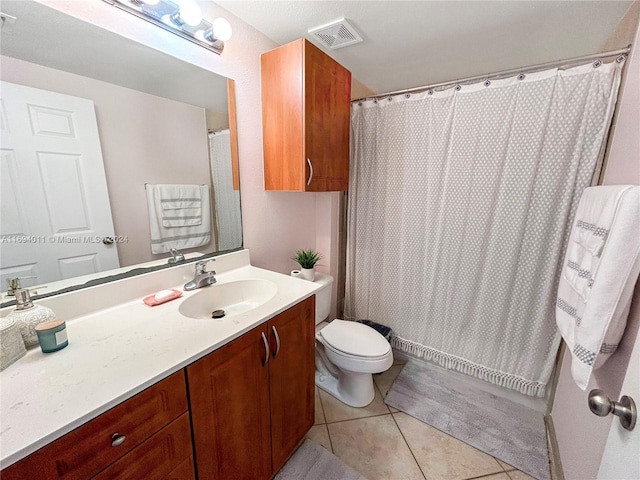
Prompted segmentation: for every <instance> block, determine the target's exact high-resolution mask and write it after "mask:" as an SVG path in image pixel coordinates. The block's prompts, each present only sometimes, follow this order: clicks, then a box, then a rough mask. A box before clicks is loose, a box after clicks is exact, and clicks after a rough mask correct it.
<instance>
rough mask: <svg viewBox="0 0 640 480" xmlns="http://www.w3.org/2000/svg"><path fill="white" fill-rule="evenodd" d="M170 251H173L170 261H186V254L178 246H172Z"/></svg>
mask: <svg viewBox="0 0 640 480" xmlns="http://www.w3.org/2000/svg"><path fill="white" fill-rule="evenodd" d="M169 253H171V258H170V259H169V261H168V263H170V264H174V263H178V262H184V255H183V254H182V253H181V252H180V251H179V250H178V249H176V248H170V249H169Z"/></svg>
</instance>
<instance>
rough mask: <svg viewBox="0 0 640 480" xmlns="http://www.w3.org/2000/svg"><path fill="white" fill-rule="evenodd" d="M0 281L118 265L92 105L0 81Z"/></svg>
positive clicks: (73, 273) (53, 277)
mask: <svg viewBox="0 0 640 480" xmlns="http://www.w3.org/2000/svg"><path fill="white" fill-rule="evenodd" d="M0 97H1V98H0V119H1V121H0V130H1V137H0V147H1V151H0V163H1V172H0V182H1V186H0V188H1V190H0V192H1V193H0V194H1V202H2V203H1V213H0V214H1V217H0V276H1V277H2V280H1V281H2V286H1V287H0V290H4V289H5V288H4V287H5V285H6V282H5V278H11V277H22V276H32V275H33V276H36V277H37V280H36V281H35V282H31V284H33V283H38V284H41V283H45V282H52V281H56V280H62V279H66V278H71V277H75V276H78V275H85V274H90V273H95V272H99V271H103V270H107V269H112V268H118V267H119V266H120V265H119V261H118V253H117V250H116V246H115V244H111V245H106V244H104V243H102V238H103V237H113V236H114V230H113V220H112V217H111V207H110V205H109V195H108V192H107V181H106V177H105V172H104V165H103V162H102V151H101V148H100V138H99V136H98V124H97V122H96V115H95V109H94V105H93V102H92V101H91V100H87V99H84V98H78V97H72V96H69V95H62V94H59V93H54V92H49V91H46V90H40V89H36V88H30V87H25V86H22V85H16V84H12V83H8V82H0Z"/></svg>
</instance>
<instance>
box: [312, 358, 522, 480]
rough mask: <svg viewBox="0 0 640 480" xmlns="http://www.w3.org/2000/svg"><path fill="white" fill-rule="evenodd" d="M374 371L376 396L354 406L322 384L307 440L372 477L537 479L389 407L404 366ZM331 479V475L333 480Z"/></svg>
mask: <svg viewBox="0 0 640 480" xmlns="http://www.w3.org/2000/svg"><path fill="white" fill-rule="evenodd" d="M402 363H403V362H400V361H397V362H396V363H395V364H394V365H393V366H392V367H391V368H390V369H389V370H387V371H386V372H385V373H383V374H381V375H374V380H375V386H376V397H375V399H374V400H373V402H372V403H371V404H370V405H369V406H367V407H365V408H352V407H349V406H347V405H345V404H343V403H341V402H339V401H338V400H336V399H335V398H333V397H332V396H331V395H329V394H328V393H326V392H324V391H322V390H320V389H318V388H317V387H316V421H315V425H314V426H313V427H312V429H311V430H310V431H309V433H308V434H307V438H310V439H311V440H313V441H315V442H317V443H319V444H321V445H323V446H324V447H325V448H327V449H328V450H330V451H332V452H333V453H334V455H336V456H338V457H339V458H340V459H342V461H343V462H344V463H346V464H347V465H349V466H350V467H352V468H354V469H355V470H357V471H358V472H360V473H361V474H362V475H363V476H365V477H366V478H367V479H368V480H425V479H426V480H432V479H434V480H435V479H438V480H468V479H482V480H533V477H530V476H529V475H527V474H525V473H523V472H520V471H518V470H516V469H515V468H513V467H512V466H510V465H507V464H506V463H504V462H501V461H500V460H498V459H496V458H494V457H492V456H491V455H487V454H486V453H483V452H481V451H480V450H477V449H475V448H473V447H471V446H469V445H467V444H466V443H463V442H461V441H459V440H457V439H455V438H453V437H451V436H449V435H447V434H445V433H442V432H440V431H439V430H436V429H435V428H433V427H431V426H429V425H427V424H425V423H422V422H420V421H418V420H416V419H415V418H413V417H411V416H409V415H407V414H405V413H402V412H399V411H398V410H396V409H394V408H392V407H388V406H387V405H386V404H385V403H384V400H383V399H384V396H385V395H386V394H387V392H388V391H389V388H390V387H391V384H392V383H393V381H394V380H395V378H396V376H397V375H398V374H399V373H400V370H401V369H402ZM327 480H330V479H327Z"/></svg>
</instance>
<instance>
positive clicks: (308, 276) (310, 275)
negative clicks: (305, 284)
mask: <svg viewBox="0 0 640 480" xmlns="http://www.w3.org/2000/svg"><path fill="white" fill-rule="evenodd" d="M300 270H301V271H302V275H300V277H301V278H304V279H305V280H309V281H310V282H313V281H315V279H316V271H315V270H314V269H313V268H302V269H300Z"/></svg>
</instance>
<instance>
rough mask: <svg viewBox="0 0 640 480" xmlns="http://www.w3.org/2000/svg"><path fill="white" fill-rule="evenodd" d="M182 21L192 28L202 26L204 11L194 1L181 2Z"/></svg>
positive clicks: (184, 0)
mask: <svg viewBox="0 0 640 480" xmlns="http://www.w3.org/2000/svg"><path fill="white" fill-rule="evenodd" d="M179 8H180V19H181V20H182V21H183V22H184V23H186V24H187V25H191V26H192V27H195V26H198V25H200V22H201V21H202V10H200V7H199V6H198V4H197V3H196V2H195V1H194V0H180V3H179Z"/></svg>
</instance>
